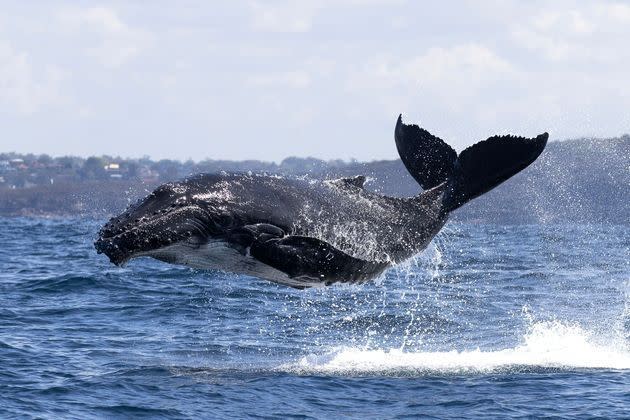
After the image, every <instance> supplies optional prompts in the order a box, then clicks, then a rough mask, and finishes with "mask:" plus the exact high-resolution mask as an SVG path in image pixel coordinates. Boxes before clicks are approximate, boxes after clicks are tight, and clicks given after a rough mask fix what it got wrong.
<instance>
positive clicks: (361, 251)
mask: <svg viewBox="0 0 630 420" xmlns="http://www.w3.org/2000/svg"><path fill="white" fill-rule="evenodd" d="M394 137H395V141H396V147H397V149H398V153H399V155H400V158H401V160H402V162H403V164H404V165H405V167H406V168H407V170H408V171H409V173H410V174H411V176H412V177H413V178H414V179H415V180H416V181H417V182H418V183H419V184H420V186H421V187H422V188H423V192H422V193H421V194H419V195H417V196H415V197H409V198H395V197H389V196H385V195H381V194H376V193H373V192H369V191H367V190H366V189H364V187H363V184H364V182H365V177H364V176H356V177H352V178H341V179H335V180H325V181H321V180H313V179H308V178H305V179H300V178H285V177H279V176H269V175H246V174H225V173H222V174H200V175H195V176H192V177H190V178H187V179H185V180H183V181H180V182H171V183H167V184H164V185H162V186H160V187H158V188H157V189H156V190H155V191H153V192H152V193H151V194H149V195H148V196H147V197H145V198H144V199H142V200H140V201H138V202H137V203H136V204H134V205H131V206H130V207H129V208H128V209H127V210H126V211H125V212H124V213H122V214H121V215H119V216H118V217H114V218H112V219H111V220H110V221H109V222H108V223H106V224H105V225H104V226H103V227H102V228H101V230H100V232H99V236H98V238H97V240H96V242H95V247H96V249H97V251H98V253H105V254H106V255H107V256H108V257H109V259H110V260H111V262H112V263H114V264H116V265H122V264H124V263H126V262H127V261H128V260H130V259H131V258H135V257H142V256H148V257H153V258H156V259H158V260H161V261H165V262H168V263H174V264H183V265H187V266H190V267H194V268H201V269H219V270H224V271H229V272H235V273H242V274H248V275H252V276H257V277H260V278H264V279H267V280H270V281H273V282H277V283H281V284H285V285H288V286H292V287H296V288H306V287H312V286H318V285H330V284H332V283H335V282H344V283H360V282H364V281H367V280H369V279H373V278H375V277H377V276H379V275H380V274H381V273H382V272H383V271H384V270H386V269H387V268H388V267H390V266H392V265H394V264H397V263H400V262H402V261H404V260H406V259H408V258H409V257H411V256H413V255H415V254H417V253H419V252H420V251H422V250H423V249H424V248H425V247H426V246H427V245H428V244H429V242H430V241H431V239H432V238H433V237H434V236H435V235H436V234H437V233H438V232H439V231H440V229H441V228H442V227H443V226H444V224H445V223H446V221H447V219H448V216H449V214H450V213H451V212H452V211H453V210H455V209H457V208H459V207H461V206H462V205H463V204H465V203H466V202H468V201H470V200H472V199H473V198H475V197H477V196H479V195H481V194H483V193H485V192H487V191H489V190H491V189H492V188H494V187H496V186H497V185H499V184H500V183H502V182H503V181H505V180H507V179H508V178H510V177H511V176H513V175H515V174H516V173H518V172H520V171H521V170H523V169H524V168H526V167H527V166H528V165H529V164H530V163H532V162H533V161H534V160H536V158H537V157H538V156H539V155H540V154H541V153H542V151H543V149H544V148H545V145H546V144H547V139H548V137H549V136H548V134H547V133H544V134H541V135H539V136H537V137H535V138H523V137H515V136H493V137H490V138H488V139H487V140H484V141H481V142H479V143H477V144H475V145H473V146H471V147H469V148H467V149H465V150H464V151H462V152H461V153H460V154H459V155H458V154H457V153H456V152H455V150H453V149H452V148H451V147H450V146H448V145H447V144H446V143H445V142H444V141H442V140H441V139H440V138H438V137H436V136H434V135H432V134H430V133H429V132H428V131H426V130H424V129H422V128H420V127H418V126H417V125H406V124H404V123H403V122H402V117H401V116H399V117H398V121H397V123H396V128H395V130H394Z"/></svg>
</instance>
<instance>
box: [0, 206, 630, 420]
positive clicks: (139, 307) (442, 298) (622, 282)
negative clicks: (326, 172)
mask: <svg viewBox="0 0 630 420" xmlns="http://www.w3.org/2000/svg"><path fill="white" fill-rule="evenodd" d="M99 224H100V221H84V220H81V219H65V220H46V219H20V218H0V244H1V245H0V365H1V368H0V418H14V417H15V418H22V417H23V418H32V417H38V418H79V419H84V418H141V417H148V418H232V417H258V418H290V417H293V418H332V417H339V416H343V417H349V418H415V417H418V416H429V417H431V416H432V417H438V418H444V417H468V418H470V417H476V418H492V417H495V418H510V417H516V418H520V417H540V416H550V417H565V418H573V417H575V416H580V417H605V418H624V417H625V418H628V417H630V263H629V259H630V258H629V256H630V254H629V247H630V229H629V228H628V227H627V226H604V225H588V226H587V225H583V226H575V225H561V226H560V225H555V226H554V225H551V226H550V225H532V226H493V225H472V224H453V223H451V224H449V225H447V227H446V228H445V229H444V231H443V232H442V233H441V234H440V235H439V236H438V237H437V238H436V239H435V240H434V242H433V244H432V245H431V246H430V247H429V248H428V249H427V250H426V251H425V252H424V253H423V254H421V255H419V256H418V257H417V258H415V259H414V260H413V261H410V262H409V264H406V265H404V266H399V267H396V268H395V269H392V270H390V271H389V272H387V274H386V275H385V276H384V277H383V278H381V279H379V280H378V281H377V282H373V283H369V284H365V285H362V286H333V287H329V288H323V289H312V290H306V291H298V290H293V289H289V288H286V287H283V286H278V285H274V284H272V283H268V282H266V281H262V280H258V279H255V278H251V277H245V276H237V275H232V274H226V273H221V272H208V271H196V270H191V269H187V268H184V267H177V266H171V265H167V264H164V263H160V262H157V261H153V260H150V259H143V260H136V261H133V262H131V263H130V264H129V265H128V266H127V267H125V268H116V267H114V266H112V265H110V264H109V262H108V261H107V260H106V258H105V257H103V256H102V255H96V253H95V251H94V249H93V248H92V240H93V238H94V235H95V232H96V230H97V228H98V226H99Z"/></svg>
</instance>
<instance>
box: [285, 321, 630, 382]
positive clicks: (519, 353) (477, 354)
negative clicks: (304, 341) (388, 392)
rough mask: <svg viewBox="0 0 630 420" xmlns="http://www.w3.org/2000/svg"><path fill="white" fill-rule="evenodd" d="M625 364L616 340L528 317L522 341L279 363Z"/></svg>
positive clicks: (320, 366) (451, 369) (627, 358)
mask: <svg viewBox="0 0 630 420" xmlns="http://www.w3.org/2000/svg"><path fill="white" fill-rule="evenodd" d="M522 367H529V368H558V369H576V368H578V369H579V368H589V369H597V368H602V369H620V370H626V369H630V352H629V351H628V349H624V348H623V346H621V345H619V343H609V344H608V345H603V344H598V343H597V340H596V339H595V338H594V337H593V336H592V334H591V333H590V332H589V331H587V330H585V329H583V328H582V327H581V326H579V325H577V324H566V323H562V322H559V321H544V322H537V323H534V324H533V325H532V326H531V327H530V330H529V332H528V333H527V334H526V335H525V336H524V337H523V343H522V344H520V345H518V346H516V347H514V348H507V349H502V350H494V351H482V350H480V349H476V350H471V351H457V350H452V351H447V352H432V351H418V352H405V351H404V350H401V349H377V350H365V349H361V348H352V347H339V348H336V349H332V350H331V351H329V352H327V353H324V354H321V355H317V354H311V355H307V356H305V357H303V358H301V359H300V360H299V361H298V362H297V363H293V364H287V365H284V366H281V367H280V369H281V370H284V371H289V372H295V373H300V374H314V373H317V374H322V373H323V374H338V375H356V374H367V375H381V374H385V375H387V374H393V375H413V374H419V373H436V372H437V373H476V372H478V373H488V372H493V371H504V370H510V369H514V368H522Z"/></svg>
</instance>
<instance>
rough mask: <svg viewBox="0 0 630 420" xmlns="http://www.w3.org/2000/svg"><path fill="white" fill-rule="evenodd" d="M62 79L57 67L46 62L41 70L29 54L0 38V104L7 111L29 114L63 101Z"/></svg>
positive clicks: (62, 73) (61, 73) (62, 76)
mask: <svg viewBox="0 0 630 420" xmlns="http://www.w3.org/2000/svg"><path fill="white" fill-rule="evenodd" d="M64 78H65V74H64V72H63V71H62V70H61V69H59V68H58V67H56V66H52V65H45V66H43V68H41V69H40V68H38V67H36V66H34V65H33V63H32V60H31V58H30V56H29V54H28V53H26V52H24V51H16V50H15V48H14V47H13V46H12V45H11V44H10V43H8V42H4V41H0V104H3V105H4V106H5V107H6V108H7V109H8V110H9V111H12V112H16V113H18V114H32V113H35V112H36V111H39V110H40V109H42V108H44V107H46V106H50V105H58V104H62V103H64V102H66V100H67V99H66V98H65V97H64V96H63V95H62V94H61V90H60V85H61V83H62V81H63V80H64Z"/></svg>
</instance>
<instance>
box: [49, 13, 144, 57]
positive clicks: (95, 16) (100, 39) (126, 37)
mask: <svg viewBox="0 0 630 420" xmlns="http://www.w3.org/2000/svg"><path fill="white" fill-rule="evenodd" d="M59 19H60V21H61V23H62V24H63V25H65V26H66V27H68V28H70V29H72V30H74V31H76V32H77V33H80V34H83V35H85V34H93V35H95V39H94V40H93V45H90V46H88V47H87V48H86V53H87V55H88V56H90V57H92V58H95V59H97V60H98V61H99V62H100V63H101V64H102V65H104V66H106V67H111V68H116V67H120V66H122V65H123V64H125V63H126V62H127V61H129V60H131V59H132V58H134V57H136V56H137V55H139V54H140V53H141V52H142V51H143V50H145V49H147V48H148V47H149V46H150V45H151V42H152V36H151V34H150V33H148V32H147V31H145V30H142V29H139V28H133V27H131V26H129V25H127V24H126V23H124V22H123V21H122V19H121V18H120V17H119V16H118V14H117V13H116V12H115V11H114V10H112V9H109V8H106V7H91V8H87V9H78V8H77V9H66V10H64V11H62V12H61V13H60V14H59Z"/></svg>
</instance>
